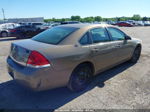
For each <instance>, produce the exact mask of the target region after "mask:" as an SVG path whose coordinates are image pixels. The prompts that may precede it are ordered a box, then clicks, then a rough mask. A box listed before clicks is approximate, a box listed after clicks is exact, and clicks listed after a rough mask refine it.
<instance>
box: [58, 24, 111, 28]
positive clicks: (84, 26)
mask: <svg viewBox="0 0 150 112" xmlns="http://www.w3.org/2000/svg"><path fill="white" fill-rule="evenodd" d="M108 26H112V25H108V24H66V25H60V26H59V27H74V28H86V27H87V28H92V27H93V28H94V27H108Z"/></svg>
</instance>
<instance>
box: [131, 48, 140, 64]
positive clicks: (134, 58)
mask: <svg viewBox="0 0 150 112" xmlns="http://www.w3.org/2000/svg"><path fill="white" fill-rule="evenodd" d="M140 55H141V47H140V46H138V47H136V48H135V50H134V52H133V55H132V58H131V59H130V62H131V63H137V61H138V60H139V58H140Z"/></svg>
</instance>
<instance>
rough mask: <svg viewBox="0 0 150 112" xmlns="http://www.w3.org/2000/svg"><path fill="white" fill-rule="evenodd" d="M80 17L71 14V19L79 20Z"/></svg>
mask: <svg viewBox="0 0 150 112" xmlns="http://www.w3.org/2000/svg"><path fill="white" fill-rule="evenodd" d="M80 19H81V17H80V16H71V20H72V21H80Z"/></svg>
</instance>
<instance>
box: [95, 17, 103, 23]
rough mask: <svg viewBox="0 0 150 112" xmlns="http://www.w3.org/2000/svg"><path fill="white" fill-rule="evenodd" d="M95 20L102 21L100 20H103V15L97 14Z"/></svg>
mask: <svg viewBox="0 0 150 112" xmlns="http://www.w3.org/2000/svg"><path fill="white" fill-rule="evenodd" d="M94 20H95V21H97V22H100V21H102V17H101V16H96V17H95V18H94Z"/></svg>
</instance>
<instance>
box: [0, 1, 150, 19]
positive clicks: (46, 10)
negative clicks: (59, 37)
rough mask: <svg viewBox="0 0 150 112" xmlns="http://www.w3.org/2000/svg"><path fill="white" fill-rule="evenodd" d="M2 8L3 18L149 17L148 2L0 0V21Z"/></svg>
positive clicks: (149, 5)
mask: <svg viewBox="0 0 150 112" xmlns="http://www.w3.org/2000/svg"><path fill="white" fill-rule="evenodd" d="M2 8H3V9H4V11H5V16H6V18H28V17H44V18H45V19H47V18H53V17H54V18H70V17H71V16H72V15H79V16H81V17H88V16H102V17H121V16H128V17H131V16H133V14H140V15H141V16H142V17H144V16H147V17H150V0H0V19H2V18H3V15H2V11H1V9H2Z"/></svg>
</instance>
